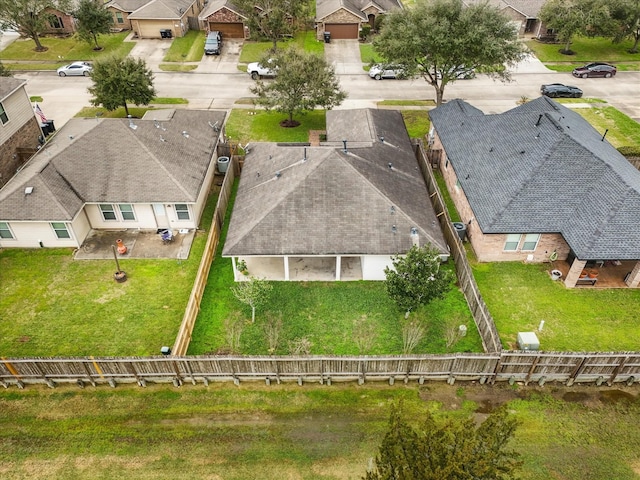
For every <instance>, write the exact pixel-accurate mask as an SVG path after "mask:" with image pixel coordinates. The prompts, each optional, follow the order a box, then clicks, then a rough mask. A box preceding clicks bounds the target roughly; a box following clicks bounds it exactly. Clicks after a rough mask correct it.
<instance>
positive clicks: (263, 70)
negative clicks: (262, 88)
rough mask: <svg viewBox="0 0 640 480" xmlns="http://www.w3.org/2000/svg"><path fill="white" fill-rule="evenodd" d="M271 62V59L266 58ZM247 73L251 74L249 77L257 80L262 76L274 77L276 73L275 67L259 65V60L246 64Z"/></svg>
mask: <svg viewBox="0 0 640 480" xmlns="http://www.w3.org/2000/svg"><path fill="white" fill-rule="evenodd" d="M268 63H271V59H269V60H268ZM247 73H248V74H249V75H251V78H253V79H254V80H258V79H259V78H262V77H275V76H276V75H277V73H278V72H277V67H272V66H271V65H267V66H264V65H260V63H259V62H253V63H250V64H249V65H247Z"/></svg>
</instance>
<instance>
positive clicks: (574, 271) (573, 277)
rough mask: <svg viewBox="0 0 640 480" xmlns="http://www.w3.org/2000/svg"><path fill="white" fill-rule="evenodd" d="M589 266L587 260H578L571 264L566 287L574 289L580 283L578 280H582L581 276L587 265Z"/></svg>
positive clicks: (565, 283)
mask: <svg viewBox="0 0 640 480" xmlns="http://www.w3.org/2000/svg"><path fill="white" fill-rule="evenodd" d="M586 264H587V261H586V260H578V259H577V258H576V259H575V260H574V261H573V263H572V264H571V267H570V268H569V273H567V276H566V277H565V279H564V285H565V286H566V287H567V288H573V287H575V286H576V283H578V278H580V274H581V273H582V270H584V267H585V265H586Z"/></svg>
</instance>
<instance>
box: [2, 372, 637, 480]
mask: <svg viewBox="0 0 640 480" xmlns="http://www.w3.org/2000/svg"><path fill="white" fill-rule="evenodd" d="M567 391H568V390H566V389H557V388H556V387H551V388H548V387H545V391H536V390H535V389H531V388H530V389H519V390H511V389H510V388H509V387H508V386H494V387H492V388H490V389H489V388H482V387H475V388H474V387H469V386H465V387H459V386H458V385H457V384H456V387H450V386H448V385H446V384H445V383H444V382H442V383H437V384H436V383H432V384H427V385H424V386H421V387H419V386H416V385H415V384H410V385H406V386H405V385H401V384H399V382H396V385H395V386H393V387H389V386H385V385H381V384H377V385H375V384H370V383H368V384H366V385H365V386H356V385H353V384H348V385H340V384H335V383H334V384H333V385H332V386H326V385H324V386H318V385H316V386H313V385H305V386H304V387H303V388H300V387H299V386H297V385H290V384H289V385H280V386H276V385H272V386H270V387H267V386H259V385H256V384H251V385H249V384H242V385H241V386H240V387H234V386H231V387H230V386H226V385H215V384H211V385H209V386H208V387H203V386H202V385H199V386H197V387H192V386H190V385H185V386H184V387H182V388H181V389H175V388H172V387H168V386H159V385H149V386H148V387H147V388H139V387H134V386H124V385H120V386H118V387H117V388H116V389H109V388H108V387H99V388H97V389H94V388H86V389H84V390H79V389H78V388H77V387H71V386H59V387H57V388H56V389H54V390H50V389H47V388H44V387H29V388H28V389H26V390H21V391H20V390H16V389H14V388H12V389H10V390H4V389H2V390H0V426H1V427H2V428H0V443H1V444H2V445H5V446H6V448H4V449H3V453H2V463H1V464H0V475H2V478H3V479H6V480H18V479H23V478H30V479H50V478H64V479H72V478H82V479H86V480H98V479H113V478H136V479H155V478H175V479H179V480H186V479H194V478H216V479H217V478H219V479H225V480H250V479H256V480H257V479H260V480H280V479H282V478H290V479H305V480H354V479H357V478H362V477H363V476H364V475H365V473H366V469H367V465H368V464H369V461H370V459H371V458H373V457H375V456H376V454H377V452H378V447H379V445H380V442H381V440H382V438H383V435H384V433H385V432H386V430H387V426H388V418H389V413H390V409H391V405H393V404H397V403H400V402H401V403H402V408H403V411H404V414H405V415H406V417H407V418H409V419H410V420H409V421H410V422H411V423H412V424H414V425H416V426H418V425H419V424H420V421H421V418H423V414H424V413H425V412H426V411H427V410H428V411H431V412H434V413H435V415H436V416H437V417H440V418H454V417H460V416H467V415H470V414H473V412H474V411H476V409H478V408H479V407H482V406H486V405H487V404H489V405H498V404H502V403H506V404H507V406H508V409H509V411H510V412H511V414H512V415H514V416H515V418H516V419H517V420H518V421H519V427H518V428H517V430H516V434H515V436H514V438H513V439H512V440H511V443H510V445H509V446H510V447H511V448H513V449H514V450H516V451H517V452H519V453H520V454H521V455H522V460H523V461H524V466H523V468H522V469H521V471H520V472H519V476H518V478H520V479H521V480H539V479H552V478H558V479H563V480H609V479H615V480H635V479H637V478H638V477H637V473H635V472H637V470H638V450H639V449H640V429H638V428H634V425H637V424H638V422H639V421H640V403H639V402H638V399H637V392H636V391H632V392H626V391H625V392H621V393H620V395H619V397H620V398H619V399H618V400H617V401H615V402H608V401H607V400H606V399H607V398H609V397H608V396H606V395H605V392H604V391H602V390H601V391H597V390H594V389H592V388H588V387H581V388H577V389H573V390H572V392H577V395H579V396H581V398H584V399H585V400H584V401H581V402H580V401H579V402H568V401H563V400H562V398H563V395H564V394H565V393H566V392H567ZM614 393H615V392H614ZM634 394H635V396H634ZM611 398H616V397H614V396H611ZM476 417H477V419H478V421H481V420H482V419H484V418H485V416H484V415H483V414H481V413H476Z"/></svg>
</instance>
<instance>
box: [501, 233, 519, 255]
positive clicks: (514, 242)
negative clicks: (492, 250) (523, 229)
mask: <svg viewBox="0 0 640 480" xmlns="http://www.w3.org/2000/svg"><path fill="white" fill-rule="evenodd" d="M519 244H520V234H519V233H510V234H508V235H507V241H506V242H505V243H504V250H505V252H515V251H516V250H518V245H519Z"/></svg>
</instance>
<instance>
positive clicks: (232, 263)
mask: <svg viewBox="0 0 640 480" xmlns="http://www.w3.org/2000/svg"><path fill="white" fill-rule="evenodd" d="M231 265H232V266H233V281H234V282H237V281H238V268H237V266H236V257H231Z"/></svg>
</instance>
